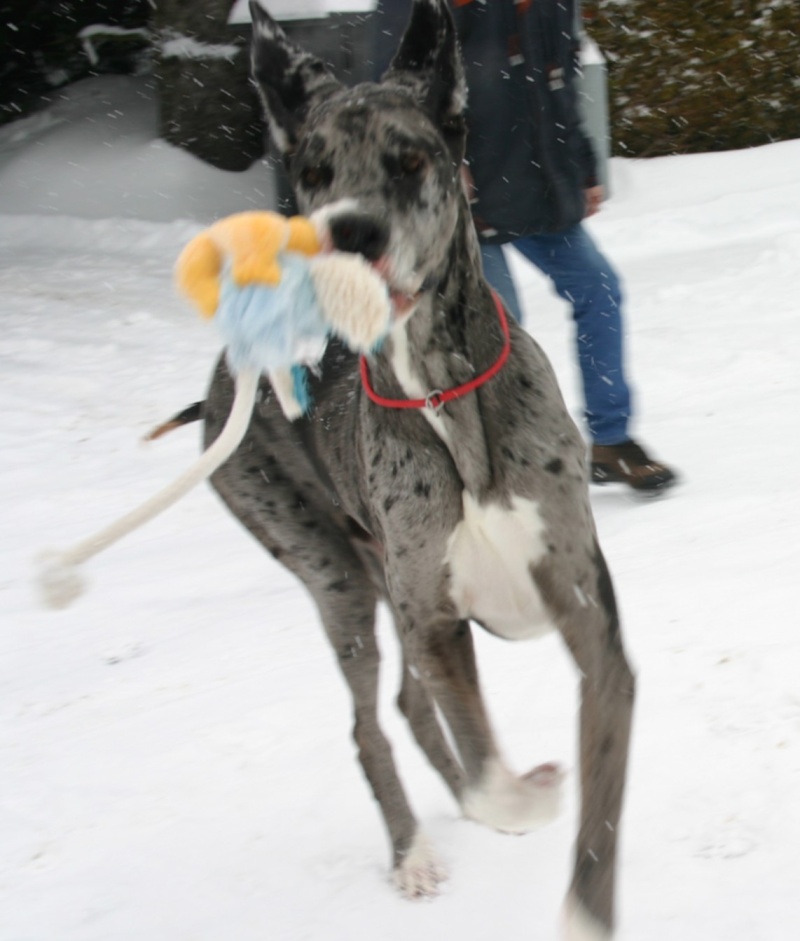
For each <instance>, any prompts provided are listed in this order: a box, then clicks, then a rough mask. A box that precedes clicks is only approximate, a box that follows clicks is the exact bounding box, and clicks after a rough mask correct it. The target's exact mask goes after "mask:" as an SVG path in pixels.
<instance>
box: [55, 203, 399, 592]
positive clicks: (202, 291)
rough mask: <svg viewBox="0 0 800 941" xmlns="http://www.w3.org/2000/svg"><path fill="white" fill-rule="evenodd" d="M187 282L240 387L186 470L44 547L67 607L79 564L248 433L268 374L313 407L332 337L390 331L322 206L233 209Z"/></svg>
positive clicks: (190, 248)
mask: <svg viewBox="0 0 800 941" xmlns="http://www.w3.org/2000/svg"><path fill="white" fill-rule="evenodd" d="M176 280H177V283H178V286H179V288H180V289H181V291H183V293H184V294H185V295H186V296H187V297H188V298H189V299H190V300H191V301H192V302H193V303H194V305H195V306H196V307H197V308H198V310H199V311H200V313H201V314H202V315H203V316H204V317H207V318H211V317H216V321H217V323H218V324H219V326H220V330H221V332H222V334H223V337H224V339H225V342H226V347H227V349H226V355H227V358H228V362H229V364H230V366H231V369H232V371H233V372H234V374H235V376H236V396H235V398H234V402H233V406H232V408H231V413H230V415H229V416H228V420H227V422H226V423H225V427H224V428H223V430H222V432H221V433H220V435H219V437H218V438H217V439H216V440H215V441H214V442H213V444H211V445H210V446H209V448H208V449H207V450H206V451H205V452H204V453H203V454H202V455H201V456H200V457H199V458H198V460H197V461H196V462H195V463H194V464H193V465H192V466H191V467H190V468H188V470H186V471H185V472H184V473H183V474H182V475H181V476H180V477H178V478H177V479H176V480H174V481H173V482H172V483H171V484H169V485H168V486H166V487H165V488H164V489H163V490H161V491H159V492H158V493H157V494H155V495H154V496H152V497H151V498H150V499H149V500H146V501H145V502H144V503H142V504H140V505H139V506H138V507H137V508H136V509H134V510H132V511H131V512H130V513H127V514H126V515H124V516H122V517H121V518H120V519H118V520H116V521H115V522H113V523H111V524H110V525H109V526H107V527H105V529H102V530H100V532H97V533H95V534H94V535H92V536H89V537H88V538H86V539H84V540H82V541H81V542H79V543H77V544H76V545H74V546H72V547H71V548H69V549H66V550H62V551H58V552H47V553H44V554H43V555H42V557H41V559H40V563H41V568H40V577H39V588H40V590H41V593H42V596H43V598H44V601H45V603H46V604H48V605H49V606H51V607H64V606H66V605H68V604H70V602H72V601H73V600H74V599H75V598H77V597H78V595H80V594H81V592H82V591H83V580H82V578H81V575H80V571H79V567H80V566H81V565H82V564H83V563H84V562H86V561H88V560H89V559H91V558H92V557H93V556H95V555H97V554H98V553H99V552H101V551H102V550H104V549H106V548H107V547H108V546H110V545H113V544H114V543H115V542H117V541H118V540H119V539H121V538H122V537H123V536H125V535H127V534H128V533H130V532H132V531H133V530H134V529H137V528H138V527H139V526H141V525H142V524H143V523H145V522H147V521H148V520H150V519H152V518H153V517H154V516H156V515H158V514H159V513H161V512H162V511H163V510H165V509H166V508H167V507H169V506H171V505H172V504H173V503H175V502H176V501H177V500H179V499H180V498H181V497H182V496H183V495H184V494H185V493H187V492H188V491H189V490H190V489H191V488H192V487H194V486H195V485H196V484H198V483H200V481H202V480H205V479H206V478H207V477H209V476H210V475H211V474H213V473H214V471H215V470H216V469H217V468H218V467H219V466H220V465H221V464H222V463H223V462H224V461H226V460H227V459H228V458H229V457H230V456H231V454H233V452H234V451H235V450H236V448H237V447H238V446H239V444H240V443H241V441H242V438H243V437H244V435H245V433H246V431H247V428H248V425H249V423H250V417H251V415H252V412H253V407H254V405H255V401H256V394H257V392H258V384H259V380H260V377H261V375H262V374H263V373H266V374H267V375H268V377H269V379H270V381H271V383H272V386H273V389H274V390H275V394H276V396H277V398H278V401H279V402H280V404H281V407H282V408H283V411H284V413H285V414H286V416H287V418H289V419H290V420H294V419H296V418H299V417H300V416H302V415H304V414H306V412H307V411H308V409H309V408H310V405H311V400H310V396H309V392H308V386H307V384H306V375H307V367H309V366H310V367H313V366H314V365H315V364H316V363H318V362H319V360H320V359H321V358H322V355H323V353H324V351H325V347H326V345H327V342H328V338H329V336H330V335H331V334H332V333H334V334H337V335H338V336H340V337H341V338H342V339H343V340H344V341H345V342H346V343H347V344H348V345H349V346H350V347H351V348H352V349H353V350H355V351H361V352H368V351H369V350H371V349H373V348H374V347H375V346H376V344H378V343H379V342H380V341H381V340H382V338H383V337H384V336H385V335H386V334H387V333H388V331H389V327H390V324H391V303H390V299H389V293H388V290H387V287H386V285H385V284H384V282H383V281H382V279H381V278H380V277H379V276H378V274H377V273H376V272H375V270H374V269H373V268H372V266H371V265H370V264H369V263H368V262H367V261H365V259H364V258H363V257H361V256H360V255H354V254H350V253H345V252H336V251H331V240H330V238H329V236H328V234H327V224H326V218H325V216H324V214H323V213H321V214H319V215H318V216H317V217H316V218H315V217H313V216H312V217H310V218H304V217H302V216H295V217H293V218H291V219H287V218H286V217H284V216H281V215H278V214H277V213H273V212H245V213H241V214H239V215H234V216H230V217H228V218H226V219H223V220H221V221H220V222H217V223H215V224H214V225H212V226H211V227H210V228H208V229H206V230H205V231H203V232H201V233H200V234H199V235H198V236H196V237H195V238H194V239H192V241H191V242H190V243H189V244H188V245H187V246H186V248H185V249H184V250H183V252H182V253H181V255H180V257H179V258H178V263H177V266H176Z"/></svg>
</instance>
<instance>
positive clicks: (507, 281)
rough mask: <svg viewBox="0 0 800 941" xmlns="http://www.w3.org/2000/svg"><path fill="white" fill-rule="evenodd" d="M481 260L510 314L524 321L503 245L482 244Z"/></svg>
mask: <svg viewBox="0 0 800 941" xmlns="http://www.w3.org/2000/svg"><path fill="white" fill-rule="evenodd" d="M481 260H482V261H483V274H484V276H485V278H486V280H487V281H488V282H489V284H490V285H491V287H493V288H494V289H495V291H497V293H498V294H499V295H500V297H502V298H503V301H504V302H505V305H506V309H507V310H508V312H509V314H511V316H512V317H513V318H514V320H516V321H517V323H522V309H521V307H520V304H519V298H518V297H517V289H516V288H515V287H514V279H513V278H512V277H511V272H510V271H509V268H508V263H507V261H506V257H505V255H504V254H503V246H502V245H481Z"/></svg>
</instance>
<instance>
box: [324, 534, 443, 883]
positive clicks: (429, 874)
mask: <svg viewBox="0 0 800 941" xmlns="http://www.w3.org/2000/svg"><path fill="white" fill-rule="evenodd" d="M343 555H344V557H343ZM339 558H340V560H341V562H342V564H343V566H344V569H346V582H344V581H343V582H342V583H341V587H340V586H337V587H335V588H331V587H330V586H322V587H321V588H320V587H319V586H318V587H316V588H312V589H311V591H312V594H313V596H314V598H315V600H316V602H317V605H318V607H319V612H320V616H321V618H322V622H323V624H324V626H325V630H326V632H327V635H328V638H329V640H330V642H331V644H332V646H333V648H334V651H335V653H336V659H337V662H338V664H339V667H340V669H341V671H342V673H343V675H344V678H345V680H346V682H347V685H348V687H349V688H350V692H351V694H352V697H353V708H354V713H355V723H354V727H353V738H354V740H355V743H356V745H357V747H358V758H359V761H360V762H361V766H362V768H363V769H364V773H365V775H366V777H367V780H368V781H369V784H370V787H371V788H372V792H373V794H374V795H375V799H376V800H377V801H378V804H379V805H380V808H381V811H382V813H383V817H384V820H385V823H386V827H387V829H388V831H389V837H390V839H391V842H392V850H393V858H394V881H395V884H396V885H397V887H398V889H399V890H400V892H401V893H402V894H403V895H405V896H407V897H409V898H416V897H421V896H427V895H434V894H435V893H436V891H437V886H438V884H439V882H440V881H441V880H442V879H443V878H444V877H445V873H444V871H443V869H442V868H441V866H440V864H439V862H438V861H437V859H436V857H435V855H434V854H433V851H432V849H431V848H430V847H429V846H428V845H427V842H426V840H425V838H424V836H423V834H422V833H421V832H420V830H419V826H418V824H417V821H416V819H415V817H414V814H413V812H412V810H411V808H410V806H409V804H408V800H407V799H406V795H405V792H404V790H403V786H402V784H401V782H400V779H399V776H398V774H397V770H396V767H395V763H394V758H393V757H392V749H391V746H390V744H389V742H388V740H387V739H386V736H385V735H384V734H383V731H382V730H381V728H380V726H379V725H378V672H379V671H378V668H379V659H380V656H379V653H378V647H377V643H376V639H375V627H374V611H375V604H376V600H377V597H376V594H375V591H374V588H373V586H372V584H371V583H370V581H369V580H368V578H367V577H366V576H364V575H363V574H362V573H360V572H358V571H357V569H355V567H354V564H353V563H355V562H356V559H355V556H354V557H353V559H351V560H347V558H346V554H342V553H341V552H340V553H339ZM356 564H357V563H356ZM345 584H346V589H345V588H344V587H343V586H344V585H345Z"/></svg>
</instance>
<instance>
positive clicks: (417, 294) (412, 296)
mask: <svg viewBox="0 0 800 941" xmlns="http://www.w3.org/2000/svg"><path fill="white" fill-rule="evenodd" d="M370 264H371V265H372V268H373V269H374V270H375V271H376V272H377V274H378V275H380V277H381V279H382V280H383V283H384V284H385V285H386V288H387V290H388V292H389V300H390V302H391V305H392V319H393V320H395V321H397V320H403V319H405V318H406V317H409V316H410V315H411V313H412V312H413V311H414V309H415V308H416V306H417V304H418V303H419V301H420V299H421V297H422V295H423V294H424V293H425V291H426V290H427V287H426V284H425V282H424V280H423V279H422V278H415V279H414V281H415V282H416V283H415V284H414V285H413V286H410V287H407V286H402V287H401V286H399V285H398V283H397V282H396V281H395V278H394V276H393V270H392V269H393V265H392V263H391V260H390V259H389V258H387V257H386V256H383V257H381V258H379V259H378V260H377V261H373V262H370Z"/></svg>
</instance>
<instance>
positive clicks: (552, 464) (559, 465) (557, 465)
mask: <svg viewBox="0 0 800 941" xmlns="http://www.w3.org/2000/svg"><path fill="white" fill-rule="evenodd" d="M544 469H545V470H546V471H549V472H550V473H551V474H560V473H561V471H563V470H564V462H563V461H562V460H561V458H560V457H554V458H553V460H552V461H548V462H547V464H545V465H544Z"/></svg>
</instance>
